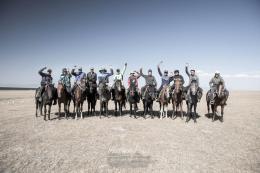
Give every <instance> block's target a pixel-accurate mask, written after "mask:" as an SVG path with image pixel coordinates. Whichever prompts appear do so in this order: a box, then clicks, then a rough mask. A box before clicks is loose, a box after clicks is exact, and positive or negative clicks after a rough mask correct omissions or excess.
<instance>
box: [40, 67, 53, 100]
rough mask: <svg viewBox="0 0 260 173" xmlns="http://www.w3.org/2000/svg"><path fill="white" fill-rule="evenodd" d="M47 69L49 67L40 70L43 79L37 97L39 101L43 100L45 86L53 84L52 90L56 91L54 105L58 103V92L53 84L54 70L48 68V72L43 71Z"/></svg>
mask: <svg viewBox="0 0 260 173" xmlns="http://www.w3.org/2000/svg"><path fill="white" fill-rule="evenodd" d="M45 69H47V67H44V68H42V69H40V70H39V72H38V73H39V75H41V77H42V80H41V87H40V89H39V92H38V93H37V96H36V97H39V101H41V100H42V94H43V92H44V89H45V86H46V85H49V86H51V88H52V91H53V93H54V103H53V105H56V104H57V92H56V89H55V88H54V86H53V84H52V76H51V73H52V70H51V69H48V70H47V73H44V72H43V71H44V70H45Z"/></svg>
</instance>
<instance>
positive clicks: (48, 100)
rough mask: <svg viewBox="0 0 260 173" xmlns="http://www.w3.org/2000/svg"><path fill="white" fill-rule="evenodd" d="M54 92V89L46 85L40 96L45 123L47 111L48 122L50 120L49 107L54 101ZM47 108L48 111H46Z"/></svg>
mask: <svg viewBox="0 0 260 173" xmlns="http://www.w3.org/2000/svg"><path fill="white" fill-rule="evenodd" d="M54 90H55V88H54V87H53V86H52V85H51V84H46V85H45V87H44V92H43V94H42V106H43V107H44V120H45V121H46V113H47V111H48V120H50V114H51V105H52V102H53V101H54V99H55V98H54V97H55V96H54V94H55V93H54ZM47 106H48V110H47Z"/></svg>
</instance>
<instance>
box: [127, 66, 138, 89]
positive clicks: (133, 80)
mask: <svg viewBox="0 0 260 173" xmlns="http://www.w3.org/2000/svg"><path fill="white" fill-rule="evenodd" d="M139 77H140V73H138V72H137V71H133V72H131V73H130V76H129V77H128V81H127V83H128V89H127V94H129V91H130V90H129V89H130V87H132V86H133V87H135V88H136V89H137V92H139V89H138V79H139Z"/></svg>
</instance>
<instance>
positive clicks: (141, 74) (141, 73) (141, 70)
mask: <svg viewBox="0 0 260 173" xmlns="http://www.w3.org/2000/svg"><path fill="white" fill-rule="evenodd" d="M140 76H142V77H144V78H146V77H147V75H144V74H143V69H142V68H141V69H140Z"/></svg>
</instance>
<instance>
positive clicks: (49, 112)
mask: <svg viewBox="0 0 260 173" xmlns="http://www.w3.org/2000/svg"><path fill="white" fill-rule="evenodd" d="M50 116H51V104H50V105H49V109H48V120H50V119H51V117H50Z"/></svg>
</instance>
